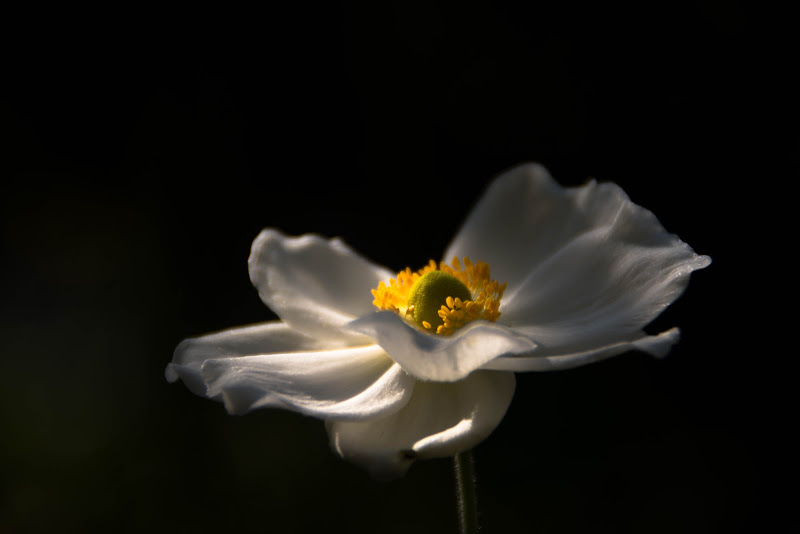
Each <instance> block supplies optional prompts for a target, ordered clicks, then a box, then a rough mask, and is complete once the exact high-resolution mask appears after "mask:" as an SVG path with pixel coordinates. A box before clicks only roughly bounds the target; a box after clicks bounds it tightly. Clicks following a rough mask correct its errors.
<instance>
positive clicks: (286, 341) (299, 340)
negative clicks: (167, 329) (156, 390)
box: [164, 321, 342, 395]
mask: <svg viewBox="0 0 800 534" xmlns="http://www.w3.org/2000/svg"><path fill="white" fill-rule="evenodd" d="M341 346H342V343H341V342H337V341H320V340H318V339H315V338H312V337H309V336H306V335H303V334H301V333H300V332H298V331H296V330H293V329H292V328H290V327H289V326H288V325H286V324H284V323H281V322H279V321H271V322H266V323H260V324H254V325H249V326H242V327H237V328H231V329H229V330H223V331H220V332H215V333H213V334H208V335H205V336H201V337H195V338H189V339H184V340H183V341H181V342H180V343H179V344H178V346H177V347H176V348H175V352H174V354H173V356H172V363H170V364H168V365H167V368H166V371H165V373H164V374H165V375H166V378H167V380H168V381H170V382H175V381H176V380H178V379H181V381H183V383H184V384H186V387H188V388H189V389H190V390H191V391H192V393H195V394H197V395H205V394H206V384H205V382H203V377H202V376H200V366H202V364H203V362H205V361H206V360H209V359H212V358H230V357H237V356H250V355H254V354H268V353H275V352H296V351H311V350H320V349H330V348H340V347H341Z"/></svg>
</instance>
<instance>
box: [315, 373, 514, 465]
mask: <svg viewBox="0 0 800 534" xmlns="http://www.w3.org/2000/svg"><path fill="white" fill-rule="evenodd" d="M514 385H515V380H514V375H513V373H502V372H492V371H479V372H476V373H473V374H471V375H469V376H468V377H467V378H465V379H464V380H461V381H459V382H454V383H437V382H418V383H417V385H416V387H415V389H414V394H413V395H412V397H411V400H410V401H409V402H408V404H406V406H405V407H404V408H403V409H401V410H400V411H398V412H396V413H394V414H392V415H389V416H387V417H382V418H378V419H372V420H368V421H361V422H329V423H328V425H327V426H328V434H329V436H330V440H331V446H332V447H333V449H334V450H335V451H336V452H337V453H338V454H339V455H340V456H341V457H342V458H345V459H347V460H350V461H352V462H355V463H357V464H359V465H361V466H362V467H364V468H366V469H367V470H369V471H370V473H371V474H372V475H373V476H375V477H377V478H396V477H399V476H402V475H403V474H404V473H405V472H406V470H407V469H408V468H409V466H410V465H411V463H412V462H413V461H414V460H415V459H417V458H421V459H424V458H439V457H446V456H452V455H454V454H456V453H459V452H463V451H465V450H469V449H471V448H473V447H474V446H475V445H477V444H478V443H480V442H481V441H482V440H483V439H484V438H486V437H487V436H488V435H489V434H490V433H491V432H492V431H493V430H494V429H495V427H496V426H497V425H498V424H499V423H500V421H501V420H502V418H503V416H504V415H505V413H506V410H507V409H508V406H509V404H510V403H511V398H512V397H513V395H514Z"/></svg>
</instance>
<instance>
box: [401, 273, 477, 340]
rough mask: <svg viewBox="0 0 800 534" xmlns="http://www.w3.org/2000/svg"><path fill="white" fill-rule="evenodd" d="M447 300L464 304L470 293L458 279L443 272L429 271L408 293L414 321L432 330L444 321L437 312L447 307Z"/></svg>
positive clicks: (470, 296)
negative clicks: (456, 300)
mask: <svg viewBox="0 0 800 534" xmlns="http://www.w3.org/2000/svg"><path fill="white" fill-rule="evenodd" d="M448 298H449V299H453V301H455V299H459V300H461V302H466V301H468V300H472V293H471V292H470V290H469V289H467V286H465V285H464V284H462V283H461V281H460V280H459V279H458V278H456V277H455V276H453V275H452V274H449V273H446V272H444V271H431V272H429V273H427V274H425V275H423V276H421V277H420V278H419V280H417V281H416V282H414V285H412V286H411V290H410V291H409V292H408V306H409V308H410V309H411V310H412V312H411V315H412V316H413V317H414V321H416V323H417V324H418V325H420V326H422V327H424V328H430V329H433V330H435V329H437V328H438V327H440V326H442V325H443V324H444V320H443V318H442V317H439V310H440V309H441V307H442V306H447V299H448ZM425 323H427V324H428V325H430V326H426V324H425Z"/></svg>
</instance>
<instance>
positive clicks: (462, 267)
mask: <svg viewBox="0 0 800 534" xmlns="http://www.w3.org/2000/svg"><path fill="white" fill-rule="evenodd" d="M506 285H507V284H505V283H503V284H500V283H498V282H497V281H495V280H492V279H491V275H490V270H489V265H487V264H486V263H483V262H480V261H479V262H477V263H474V264H473V263H472V262H471V261H470V260H469V259H468V258H463V262H461V261H459V259H458V258H453V261H452V266H451V265H447V264H445V263H444V262H442V263H440V264H439V265H438V270H437V265H436V262H435V261H433V260H430V261H429V262H428V264H427V265H426V266H425V267H423V268H422V269H420V270H418V271H416V272H412V271H411V269H410V268H408V267H407V268H406V269H404V270H403V271H400V272H399V273H397V279H394V278H393V279H391V280H389V282H388V284H387V283H385V282H380V283H379V284H378V288H377V289H373V290H372V296H373V297H374V299H375V300H374V301H373V304H374V305H375V306H376V307H377V308H379V309H382V310H390V311H394V312H395V313H398V314H400V316H401V317H404V318H408V319H413V320H414V322H416V323H417V324H418V325H420V326H422V327H423V328H424V329H425V330H428V331H431V332H436V333H437V334H440V335H449V334H452V333H453V332H454V331H456V330H458V329H459V328H461V327H462V326H464V325H465V324H467V323H469V322H471V321H475V320H478V319H483V320H486V321H496V320H497V319H498V318H499V317H500V311H499V307H500V299H502V297H503V292H504V291H505V289H506Z"/></svg>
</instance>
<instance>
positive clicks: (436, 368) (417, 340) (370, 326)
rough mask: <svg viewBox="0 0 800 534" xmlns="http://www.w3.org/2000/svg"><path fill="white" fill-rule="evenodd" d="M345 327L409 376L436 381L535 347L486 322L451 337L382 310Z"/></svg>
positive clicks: (468, 326)
mask: <svg viewBox="0 0 800 534" xmlns="http://www.w3.org/2000/svg"><path fill="white" fill-rule="evenodd" d="M348 327H349V328H351V329H352V330H354V331H356V332H360V333H362V334H365V335H367V336H369V337H371V338H372V339H374V340H375V341H376V342H377V343H378V344H379V345H380V346H381V347H383V348H384V350H386V353H387V354H389V357H390V358H392V359H393V360H394V361H395V362H397V363H398V364H400V366H401V367H402V368H403V369H405V370H406V371H407V372H408V373H410V374H412V375H414V376H415V377H417V378H419V379H421V380H433V381H437V382H452V381H455V380H461V379H462V378H464V377H466V376H467V375H468V374H469V373H471V372H472V371H474V370H475V369H478V368H479V367H481V366H482V365H484V364H485V363H486V362H488V361H490V360H492V359H494V358H496V357H498V356H501V355H507V354H520V353H525V352H530V351H532V350H533V349H534V348H535V347H536V344H535V343H534V342H533V341H531V339H530V338H528V337H526V336H523V335H521V334H518V333H516V332H514V331H513V330H511V329H509V328H507V327H505V326H502V325H499V324H497V323H489V322H486V321H474V322H472V323H470V324H468V325H467V326H465V327H464V328H462V329H460V330H458V331H457V332H456V333H455V334H453V335H452V336H440V335H436V334H431V333H428V332H423V331H422V330H420V329H418V328H415V327H413V326H411V325H410V324H408V323H407V322H405V321H403V320H402V319H401V318H400V317H399V316H398V315H397V314H395V313H394V312H388V311H385V312H374V313H370V314H367V315H365V316H364V317H361V318H359V319H358V320H356V321H353V322H352V323H350V324H349V325H348Z"/></svg>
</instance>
